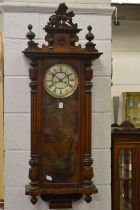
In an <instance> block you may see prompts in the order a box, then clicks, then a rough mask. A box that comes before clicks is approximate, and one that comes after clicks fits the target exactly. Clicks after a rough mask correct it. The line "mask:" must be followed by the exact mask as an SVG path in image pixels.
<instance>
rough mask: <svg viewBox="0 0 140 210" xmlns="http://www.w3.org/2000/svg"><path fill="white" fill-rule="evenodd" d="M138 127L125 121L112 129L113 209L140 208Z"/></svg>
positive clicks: (139, 134)
mask: <svg viewBox="0 0 140 210" xmlns="http://www.w3.org/2000/svg"><path fill="white" fill-rule="evenodd" d="M139 177H140V129H138V128H135V127H134V126H133V124H132V123H129V122H128V121H125V122H124V123H122V124H121V126H119V127H118V128H113V129H112V207H113V210H139V209H140V181H139Z"/></svg>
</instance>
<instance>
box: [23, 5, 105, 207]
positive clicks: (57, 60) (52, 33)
mask: <svg viewBox="0 0 140 210" xmlns="http://www.w3.org/2000/svg"><path fill="white" fill-rule="evenodd" d="M67 10H68V7H67V6H66V5H65V3H62V4H60V5H59V7H58V9H57V10H56V11H55V14H54V15H52V16H51V17H50V18H49V21H48V23H47V25H46V26H45V27H44V30H45V32H46V33H47V35H46V36H45V41H47V43H48V44H47V45H42V47H41V48H40V47H38V43H36V42H35V41H34V40H33V39H34V38H35V34H34V33H33V32H32V25H29V26H28V29H29V32H28V33H27V38H28V39H29V41H28V47H27V49H25V51H24V52H23V53H24V54H25V56H27V57H28V58H29V59H30V60H31V68H30V69H29V76H30V79H31V82H30V87H31V159H30V161H29V164H30V166H31V167H30V169H29V178H30V180H31V182H30V183H29V185H27V186H26V195H30V196H31V202H32V203H33V204H35V203H36V202H37V196H38V195H40V196H41V198H42V199H43V200H44V201H48V202H49V207H50V208H70V207H72V202H73V201H76V200H78V199H80V198H81V197H82V196H83V195H85V200H86V201H87V202H90V201H91V195H92V194H94V193H97V188H96V187H95V185H94V184H93V182H92V180H91V179H92V178H93V168H92V163H93V160H92V157H91V156H92V155H91V88H92V82H91V80H92V77H93V70H92V68H91V65H92V61H93V60H95V59H97V58H99V57H100V55H101V54H102V53H99V52H98V50H97V49H96V48H95V44H94V43H93V42H92V40H93V39H94V36H93V34H92V33H91V29H92V28H91V26H88V31H89V32H88V33H87V35H86V39H87V40H88V42H87V44H86V46H85V48H82V47H81V46H80V45H75V43H76V42H77V41H78V36H77V33H79V32H80V31H81V29H78V28H77V24H74V23H73V20H72V19H73V17H74V13H73V12H72V11H71V12H68V11H67Z"/></svg>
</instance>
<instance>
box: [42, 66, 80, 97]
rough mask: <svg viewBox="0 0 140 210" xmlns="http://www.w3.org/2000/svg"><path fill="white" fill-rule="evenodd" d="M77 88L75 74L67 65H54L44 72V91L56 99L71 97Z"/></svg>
mask: <svg viewBox="0 0 140 210" xmlns="http://www.w3.org/2000/svg"><path fill="white" fill-rule="evenodd" d="M77 86H78V77H77V73H76V72H75V70H74V69H73V67H72V66H70V65H68V64H55V65H53V66H51V67H50V68H49V69H48V70H47V71H46V74H45V78H44V87H45V90H46V91H47V92H48V93H49V94H50V95H52V96H54V97H56V98H65V97H68V96H70V95H72V94H73V93H74V91H75V90H76V88H77Z"/></svg>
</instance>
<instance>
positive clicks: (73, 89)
mask: <svg viewBox="0 0 140 210" xmlns="http://www.w3.org/2000/svg"><path fill="white" fill-rule="evenodd" d="M58 66H65V67H66V68H69V69H70V70H71V72H72V74H73V75H74V78H75V84H74V87H73V88H72V89H71V91H70V92H68V93H66V94H65V95H62V96H60V95H58V94H57V92H56V93H54V92H52V91H51V90H50V89H49V88H48V86H47V82H46V77H47V75H48V72H49V71H50V70H51V69H53V68H54V67H58ZM66 87H67V86H66ZM66 87H65V88H66ZM77 87H78V75H77V73H76V71H75V70H74V68H73V67H72V66H71V65H69V64H65V63H59V64H54V65H52V66H50V67H49V68H48V69H47V70H46V73H45V76H44V88H45V90H46V92H47V93H48V94H49V95H51V96H53V97H55V98H67V97H69V96H71V95H72V94H73V93H74V92H75V91H76V89H77Z"/></svg>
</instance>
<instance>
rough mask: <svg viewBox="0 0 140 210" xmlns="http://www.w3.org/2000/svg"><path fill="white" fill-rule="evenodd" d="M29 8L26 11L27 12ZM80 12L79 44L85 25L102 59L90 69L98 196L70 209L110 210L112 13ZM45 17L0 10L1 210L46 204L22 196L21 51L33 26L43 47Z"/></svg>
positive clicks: (26, 130)
mask: <svg viewBox="0 0 140 210" xmlns="http://www.w3.org/2000/svg"><path fill="white" fill-rule="evenodd" d="M27 9H28V8H27ZM97 11H98V10H97V9H96V14H94V10H93V13H90V14H84V13H80V14H78V15H77V16H76V17H75V22H76V21H77V22H78V25H79V28H84V30H83V32H81V34H80V39H81V43H85V41H84V36H85V33H86V26H87V25H89V24H91V25H92V26H93V32H94V35H95V43H96V44H97V46H96V47H97V49H99V51H102V52H103V55H102V56H101V58H100V59H98V60H97V61H96V62H95V64H94V80H93V112H92V116H93V132H92V136H93V145H92V152H93V159H94V165H93V167H94V174H95V177H94V183H95V184H96V185H97V187H98V190H99V193H98V194H97V195H94V196H93V201H92V202H91V203H90V204H87V203H85V202H84V201H83V200H81V201H78V202H76V203H75V204H74V207H73V209H75V210H78V209H79V210H82V209H85V210H89V209H94V210H101V209H105V210H111V189H110V182H111V172H110V139H111V137H110V134H111V131H110V124H111V122H110V121H111V120H110V118H111V111H110V109H111V104H110V98H111V97H110V92H111V89H110V73H111V69H110V63H111V10H110V14H109V13H108V11H107V13H105V9H104V8H103V10H102V12H103V13H102V14H101V10H100V13H99V14H98V12H97ZM49 16H50V14H46V13H41V12H33V11H32V12H26V11H24V12H23V11H22V12H20V11H19V10H18V11H17V12H16V11H14V12H11V11H10V7H9V11H4V29H5V30H4V34H5V210H19V209H20V210H27V209H28V210H46V209H48V205H47V204H46V203H44V202H43V201H41V200H39V202H38V203H37V204H36V205H34V206H33V205H32V204H31V203H30V198H29V197H28V196H25V187H24V186H25V184H27V183H28V182H29V180H28V170H29V165H28V161H29V155H30V151H29V149H30V88H29V79H28V68H29V65H28V62H27V59H26V58H25V57H24V56H23V54H22V50H24V49H25V48H26V46H27V40H26V39H25V34H26V33H27V25H28V24H29V23H31V24H33V26H34V28H33V31H34V32H35V33H36V38H37V39H38V40H39V41H40V42H42V40H43V38H44V35H45V34H44V32H43V30H42V27H44V25H45V24H46V22H47V20H48V17H49Z"/></svg>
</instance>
